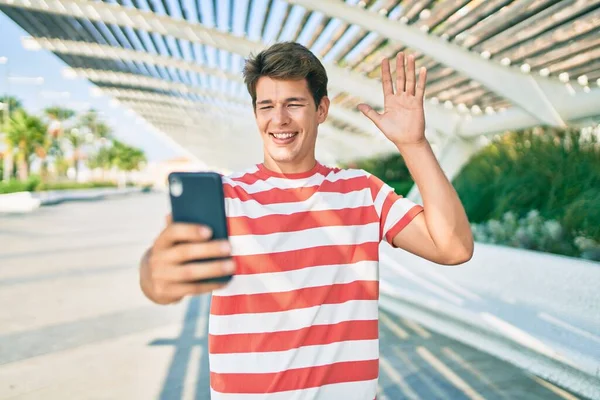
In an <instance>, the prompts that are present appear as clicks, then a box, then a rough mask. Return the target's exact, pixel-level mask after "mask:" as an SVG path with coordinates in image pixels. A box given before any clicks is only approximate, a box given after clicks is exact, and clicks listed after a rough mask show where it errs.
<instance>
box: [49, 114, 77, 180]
mask: <svg viewBox="0 0 600 400" xmlns="http://www.w3.org/2000/svg"><path fill="white" fill-rule="evenodd" d="M44 113H45V114H46V116H47V117H48V119H49V120H50V124H49V125H48V136H47V140H46V143H45V145H44V150H45V154H44V156H43V157H42V169H41V176H42V181H45V180H46V176H47V171H48V162H47V156H48V155H52V156H54V157H56V159H60V158H61V157H62V155H63V152H62V149H61V148H60V145H59V144H58V143H59V142H58V140H59V138H60V137H61V136H62V135H63V132H64V129H65V122H66V121H68V120H70V119H71V118H73V117H74V116H75V111H73V110H71V109H69V108H63V107H59V106H53V107H48V108H46V109H45V110H44ZM56 161H58V160H56Z"/></svg>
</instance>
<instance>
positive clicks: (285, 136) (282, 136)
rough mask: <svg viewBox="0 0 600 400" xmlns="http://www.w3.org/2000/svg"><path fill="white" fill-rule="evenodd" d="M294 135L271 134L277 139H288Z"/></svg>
mask: <svg viewBox="0 0 600 400" xmlns="http://www.w3.org/2000/svg"><path fill="white" fill-rule="evenodd" d="M294 135H295V133H273V136H275V137H276V138H277V139H288V138H291V137H292V136H294Z"/></svg>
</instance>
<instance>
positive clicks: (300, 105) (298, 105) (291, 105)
mask: <svg viewBox="0 0 600 400" xmlns="http://www.w3.org/2000/svg"><path fill="white" fill-rule="evenodd" d="M289 106H290V107H302V104H290V105H289Z"/></svg>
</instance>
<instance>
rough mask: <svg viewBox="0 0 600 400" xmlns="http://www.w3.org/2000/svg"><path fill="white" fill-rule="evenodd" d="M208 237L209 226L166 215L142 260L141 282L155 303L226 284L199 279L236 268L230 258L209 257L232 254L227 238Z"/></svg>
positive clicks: (164, 302)
mask: <svg viewBox="0 0 600 400" xmlns="http://www.w3.org/2000/svg"><path fill="white" fill-rule="evenodd" d="M211 237H212V231H211V229H210V228H209V227H207V226H204V225H198V224H187V223H175V222H172V221H171V218H170V216H169V217H168V218H167V227H166V228H165V229H164V230H163V231H162V232H161V233H160V235H159V236H158V237H157V239H156V241H155V242H154V244H153V246H152V247H151V248H150V249H149V250H148V251H147V252H146V254H145V256H144V257H143V260H142V265H141V271H140V280H141V282H140V283H141V287H142V290H143V291H144V293H145V294H146V296H147V297H148V298H149V299H150V300H152V301H154V302H156V303H158V304H170V303H175V302H178V301H180V300H181V299H182V298H184V297H185V296H191V295H198V294H202V293H207V292H210V291H213V290H215V289H219V288H221V287H223V286H225V285H226V284H227V282H226V281H225V282H202V281H204V280H207V279H215V278H222V277H225V276H231V275H232V274H233V273H234V271H235V263H234V261H233V259H231V258H229V259H225V260H211V259H215V258H225V257H231V246H230V244H229V241H228V240H226V239H225V240H211ZM207 259H208V260H207ZM202 260H207V261H202ZM199 281H200V282H199Z"/></svg>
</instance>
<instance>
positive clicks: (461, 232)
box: [398, 140, 473, 257]
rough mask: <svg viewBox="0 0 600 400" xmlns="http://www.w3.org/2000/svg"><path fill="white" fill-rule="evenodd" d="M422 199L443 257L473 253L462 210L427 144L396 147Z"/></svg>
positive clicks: (430, 228)
mask: <svg viewBox="0 0 600 400" xmlns="http://www.w3.org/2000/svg"><path fill="white" fill-rule="evenodd" d="M398 150H399V151H400V153H401V154H402V157H403V158H404V161H405V162H406V166H407V167H408V170H409V171H410V173H411V175H412V177H413V179H414V180H415V183H416V185H417V187H418V188H419V192H420V193H421V197H422V198H423V206H424V209H425V210H424V213H425V221H426V224H427V228H428V230H429V233H430V235H431V239H432V240H433V242H434V243H435V246H436V248H437V249H438V250H439V251H440V253H442V254H456V253H457V252H459V254H460V253H462V255H463V256H464V255H465V254H466V255H468V257H470V256H471V254H472V252H473V236H472V233H471V227H470V225H469V220H468V219H467V216H466V214H465V210H464V207H463V205H462V203H461V202H460V199H459V197H458V195H457V193H456V190H454V187H453V186H452V184H451V183H450V182H449V180H448V178H447V177H446V175H445V174H444V172H443V171H442V168H441V167H440V164H439V163H438V161H437V159H436V157H435V154H434V153H433V150H432V149H431V146H430V144H429V142H428V141H427V140H424V141H423V142H421V143H419V144H411V145H404V146H402V145H401V146H398Z"/></svg>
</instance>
